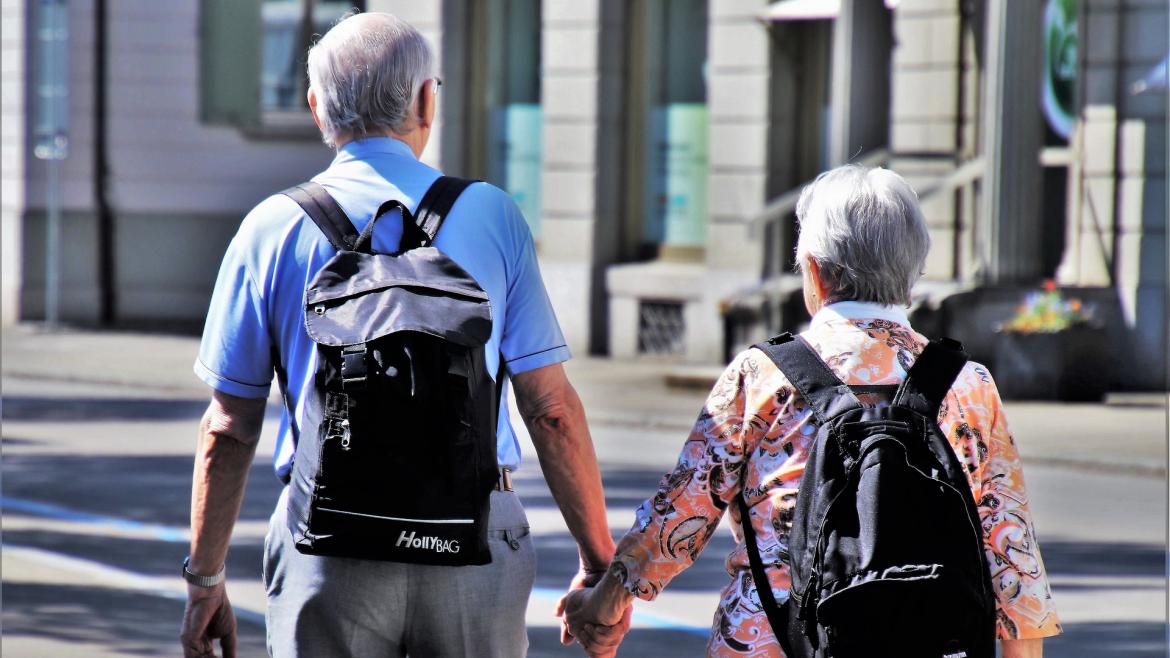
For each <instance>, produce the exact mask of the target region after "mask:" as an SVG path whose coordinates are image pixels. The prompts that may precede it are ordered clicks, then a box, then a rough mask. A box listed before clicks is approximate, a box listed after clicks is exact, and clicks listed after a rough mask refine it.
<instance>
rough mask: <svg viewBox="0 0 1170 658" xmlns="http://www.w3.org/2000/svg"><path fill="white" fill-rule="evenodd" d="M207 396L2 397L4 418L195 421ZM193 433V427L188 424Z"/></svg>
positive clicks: (28, 419) (23, 419)
mask: <svg viewBox="0 0 1170 658" xmlns="http://www.w3.org/2000/svg"><path fill="white" fill-rule="evenodd" d="M208 399H209V398H200V399H195V400H168V399H157V398H95V397H76V398H70V397H29V396H20V395H16V396H7V395H6V396H4V405H3V418H4V420H9V421H11V420H20V421H54V422H61V421H95V420H96V421H101V420H197V419H199V418H201V417H202V416H203V412H204V411H206V410H207V402H208ZM191 431H192V433H194V431H195V430H194V426H192V430H191Z"/></svg>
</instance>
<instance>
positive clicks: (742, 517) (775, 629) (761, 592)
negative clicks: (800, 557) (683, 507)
mask: <svg viewBox="0 0 1170 658" xmlns="http://www.w3.org/2000/svg"><path fill="white" fill-rule="evenodd" d="M736 502H737V503H738V506H739V522H740V525H741V526H742V527H743V541H744V544H745V546H746V548H747V554H748V566H749V567H750V568H751V572H752V582H753V584H754V585H755V586H756V594H757V595H758V596H759V597H760V606H761V607H763V608H764V616H766V617H767V618H768V625H769V626H771V627H772V634H773V635H775V636H776V641H777V642H780V643H781V645H783V646H786V645H785V642H787V639H788V616H787V615H786V614H785V613H784V611H782V610H781V609H780V605H779V604H777V603H776V595H775V594H773V593H772V581H770V580H768V572H767V571H765V570H764V560H763V558H762V557H761V556H760V546H759V544H758V543H756V529H755V528H754V527H753V526H752V517H751V512H750V510H749V509H748V505H747V501H745V500H744V498H743V489H742V488H741V489H740V493H739V496H738V497H737V498H736ZM785 605H787V602H786V603H785Z"/></svg>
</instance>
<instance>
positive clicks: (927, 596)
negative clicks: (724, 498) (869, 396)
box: [739, 334, 995, 658]
mask: <svg viewBox="0 0 1170 658" xmlns="http://www.w3.org/2000/svg"><path fill="white" fill-rule="evenodd" d="M755 347H756V348H757V349H759V350H761V351H763V352H764V353H765V354H767V355H768V357H769V358H771V359H772V361H773V362H774V363H775V364H776V366H777V367H779V368H780V370H781V372H783V373H784V375H785V377H787V378H788V380H789V381H790V382H791V383H792V385H793V386H794V387H795V388H796V390H797V391H799V392H800V394H801V396H803V398H804V400H805V403H806V404H807V405H808V406H809V407H810V408H811V409H812V413H813V414H814V415H815V417H816V420H817V423H818V425H819V429H818V431H817V434H816V437H815V439H814V441H813V443H812V444H811V446H810V448H809V453H808V461H807V463H806V465H805V471H804V476H803V478H802V479H801V482H800V490H799V493H798V494H797V499H796V509H795V512H794V514H793V521H792V531H791V534H790V536H789V538H788V555H787V557H786V558H784V559H786V560H787V562H788V565H789V568H790V573H791V578H792V587H791V596H790V598H789V599H788V601H787V602H785V604H784V605H783V606H777V604H776V600H775V597H774V596H773V595H772V590H771V588H770V587H769V586H768V582H769V581H768V580H767V575H766V573H765V566H764V564H763V562H762V560H761V558H760V552H759V547H758V546H757V544H756V538H755V532H754V530H753V528H752V525H751V523H750V520H749V518H750V517H749V516H748V508H747V504H746V502H745V501H744V499H743V496H742V495H741V496H740V497H739V509H740V514H741V517H742V519H743V528H744V535H745V539H746V543H747V548H748V559H749V562H750V565H751V572H752V579H753V580H754V581H755V583H756V584H757V585H756V590H757V592H758V593H759V597H760V602H761V605H762V607H763V608H764V610H765V612H766V613H767V616H768V622H769V624H770V625H771V627H772V630H773V632H774V633H775V634H776V637H777V638H778V639H779V640H780V643H781V646H782V647H783V648H784V650H785V653H787V654H788V656H789V657H790V658H797V657H810V658H811V657H814V656H815V657H817V658H826V657H829V656H832V657H834V658H850V657H855V656H856V657H861V656H865V657H867V658H879V657H891V658H893V657H896V658H994V656H995V598H994V595H993V593H992V589H991V578H990V575H989V573H988V569H987V564H986V558H985V557H984V548H983V538H982V532H981V529H980V522H979V516H978V513H977V512H976V509H975V501H974V498H973V496H972V494H971V488H970V485H969V484H968V481H967V478H966V475H965V473H964V471H963V469H962V467H961V466H960V464H959V461H958V459H957V458H956V456H955V453H954V450H953V449H952V447H951V445H950V443H949V442H948V441H947V440H946V437H944V436H943V434H942V432H941V431H939V428H938V423H937V418H938V412H939V405H940V404H941V403H942V400H943V398H944V397H945V396H946V393H947V391H948V390H950V387H951V385H952V384H953V382H954V380H955V378H956V377H957V376H958V374H959V372H960V371H961V370H962V369H963V365H964V364H965V363H966V362H967V355H966V354H965V353H964V352H963V351H962V346H961V345H959V343H957V342H955V341H952V340H948V339H943V340H941V341H933V342H931V343H930V344H929V345H928V346H927V347H926V348H925V349H924V350H923V352H922V354H921V355H920V356H919V357H918V359H917V361H915V363H914V365H913V367H911V368H910V371H909V373H908V376H907V378H906V380H905V381H904V382H903V383H902V385H901V386H899V387H896V389H897V390H896V392H895V393H894V396H893V399H892V402H891V404H890V405H889V406H885V407H882V408H874V407H866V406H863V405H862V404H861V403H860V402H859V401H858V399H857V397H856V396H855V395H854V389H856V390H858V392H861V390H863V389H877V388H882V389H894V388H895V387H892V386H891V387H852V388H851V387H849V386H847V385H845V384H843V383H842V382H841V380H839V379H838V378H837V377H836V376H835V375H834V374H833V372H832V371H831V370H830V369H829V367H828V366H827V365H825V363H824V362H823V361H822V360H821V358H820V357H819V356H818V355H817V353H816V352H815V351H814V350H813V349H812V347H811V346H809V344H808V343H807V342H805V341H804V339H802V338H796V339H794V338H793V337H792V336H791V335H789V334H784V335H782V336H779V337H777V338H773V339H772V340H770V341H767V342H765V343H761V344H759V345H756V346H755ZM869 392H877V391H876V390H874V391H869Z"/></svg>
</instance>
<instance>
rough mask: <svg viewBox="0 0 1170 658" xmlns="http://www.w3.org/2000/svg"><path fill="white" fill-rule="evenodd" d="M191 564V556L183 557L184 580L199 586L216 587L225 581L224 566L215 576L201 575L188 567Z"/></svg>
mask: <svg viewBox="0 0 1170 658" xmlns="http://www.w3.org/2000/svg"><path fill="white" fill-rule="evenodd" d="M190 564H191V556H190V555H188V556H187V557H186V558H184V559H183V580H185V581H187V582H189V583H191V584H192V585H195V586H197V587H215V586H216V585H218V584H220V583H222V582H223V572H224V567H220V568H219V573H217V574H215V575H214V576H200V575H199V574H197V573H192V572H191V570H190V569H188V568H187V566H188V565H190Z"/></svg>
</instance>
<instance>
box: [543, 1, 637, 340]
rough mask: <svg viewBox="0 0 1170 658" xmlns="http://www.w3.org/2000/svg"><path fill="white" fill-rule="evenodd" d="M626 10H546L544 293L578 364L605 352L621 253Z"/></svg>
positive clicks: (550, 6) (602, 5)
mask: <svg viewBox="0 0 1170 658" xmlns="http://www.w3.org/2000/svg"><path fill="white" fill-rule="evenodd" d="M623 19H624V3H623V2H620V1H618V0H544V3H543V5H542V22H543V23H542V28H543V29H542V39H541V41H542V43H541V76H542V80H541V104H542V106H543V114H544V128H543V136H542V149H543V156H542V160H543V175H542V178H541V190H542V192H541V238H540V243H539V253H540V260H541V269H542V271H543V273H544V281H545V286H546V287H547V288H548V291H549V295H550V297H551V298H552V302H553V307H554V308H555V309H556V312H557V318H558V319H559V320H560V324H561V330H562V331H563V332H564V334H565V339H566V340H567V341H568V344H569V347H570V348H571V349H572V350H573V352H575V353H576V354H582V355H583V354H589V353H601V352H604V351H606V350H607V348H608V337H607V318H608V311H607V304H606V293H605V279H604V276H605V266H606V265H608V264H609V263H611V262H613V261H614V259H615V257H616V249H617V246H618V237H619V236H618V233H619V230H618V215H619V211H620V203H621V195H620V194H619V189H620V184H621V178H620V176H621V171H622V168H621V167H620V155H621V145H622V142H621V139H620V136H621V133H622V131H621V125H622V110H623V102H622V81H623V79H624V77H623V75H622V65H623V60H622V52H623V50H624V30H623V23H624V21H623Z"/></svg>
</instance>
